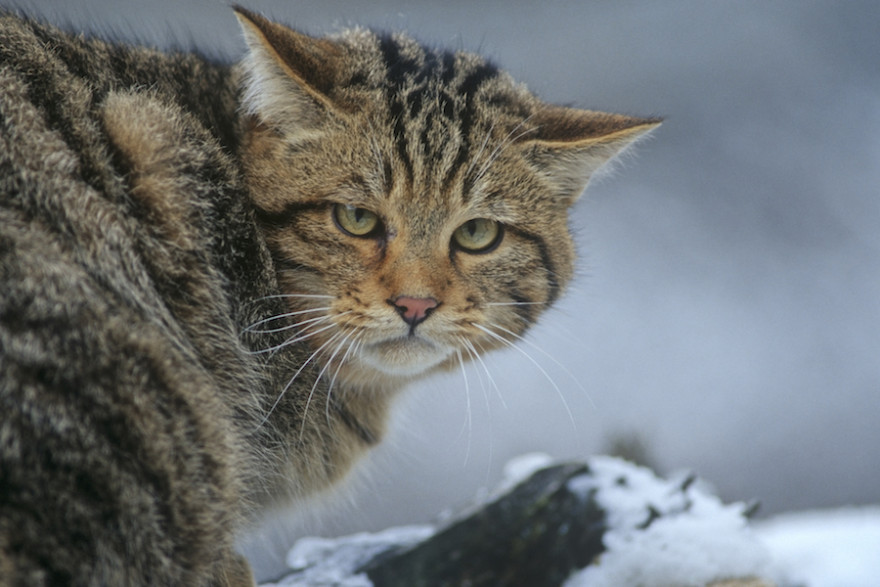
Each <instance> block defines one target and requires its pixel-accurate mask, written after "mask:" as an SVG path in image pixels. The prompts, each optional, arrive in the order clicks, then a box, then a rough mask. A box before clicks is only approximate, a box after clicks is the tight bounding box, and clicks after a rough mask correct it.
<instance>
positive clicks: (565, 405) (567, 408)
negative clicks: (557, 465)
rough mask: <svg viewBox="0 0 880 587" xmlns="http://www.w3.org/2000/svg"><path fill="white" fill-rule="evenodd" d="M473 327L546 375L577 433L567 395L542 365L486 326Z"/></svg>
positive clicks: (473, 323)
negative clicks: (522, 357)
mask: <svg viewBox="0 0 880 587" xmlns="http://www.w3.org/2000/svg"><path fill="white" fill-rule="evenodd" d="M471 325H472V326H474V327H475V328H478V329H479V330H482V331H483V332H485V333H486V334H488V335H489V336H491V337H492V338H494V339H496V340H498V341H500V342H502V343H503V344H505V345H507V346H508V347H510V348H512V349H515V350H516V351H517V352H518V353H520V354H521V355H522V356H524V357H525V358H526V359H528V360H529V361H530V362H531V363H532V364H533V365H534V366H535V367H536V368H537V369H538V371H540V372H541V374H542V375H544V377H545V378H546V379H547V381H548V382H549V383H550V385H552V386H553V389H555V390H556V394H557V395H558V396H559V399H560V400H562V405H563V406H564V407H565V411H566V413H567V414H568V418H569V420H570V421H571V425H572V428H573V429H574V431H575V432H577V423H576V422H575V419H574V414H573V413H572V411H571V408H570V407H569V405H568V401H566V399H565V394H563V393H562V390H561V389H560V388H559V386H558V385H556V382H555V381H554V380H553V378H552V377H550V374H549V373H547V371H546V370H545V369H544V368H543V367H542V366H541V365H540V363H538V361H536V360H535V359H534V358H533V357H532V356H531V355H530V354H529V353H527V352H526V351H524V350H523V349H521V348H520V347H519V346H517V345H515V344H514V343H513V342H512V341H509V340H507V339H506V338H504V337H503V336H501V335H500V334H498V333H496V332H493V331H491V330H489V329H488V328H486V327H485V326H483V325H481V324H477V323H475V322H471Z"/></svg>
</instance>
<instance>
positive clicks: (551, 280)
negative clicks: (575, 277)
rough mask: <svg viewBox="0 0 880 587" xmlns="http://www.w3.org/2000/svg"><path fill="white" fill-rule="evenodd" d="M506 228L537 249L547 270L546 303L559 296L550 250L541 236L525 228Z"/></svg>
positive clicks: (550, 302)
mask: <svg viewBox="0 0 880 587" xmlns="http://www.w3.org/2000/svg"><path fill="white" fill-rule="evenodd" d="M507 230H509V231H510V232H512V233H513V234H515V235H516V236H517V237H519V238H521V239H523V240H526V241H528V242H530V243H531V244H532V245H534V246H535V248H536V249H538V254H539V255H540V256H541V263H542V264H543V266H544V269H545V271H546V272H547V278H546V279H547V290H548V291H547V304H548V305H549V304H552V303H553V302H555V301H556V299H557V298H558V297H559V282H558V281H557V280H556V267H555V266H554V264H553V260H552V258H551V257H550V250H549V249H548V247H547V242H546V241H545V240H544V239H543V238H542V237H541V236H539V235H537V234H534V233H531V232H527V231H525V230H520V229H518V228H514V227H511V226H508V227H507Z"/></svg>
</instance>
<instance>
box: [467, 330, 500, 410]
mask: <svg viewBox="0 0 880 587" xmlns="http://www.w3.org/2000/svg"><path fill="white" fill-rule="evenodd" d="M459 338H460V340H461V342H462V344H463V345H464V347H465V348H466V349H467V351H468V354H469V355H470V356H472V357H473V358H474V360H476V361H477V362H478V363H479V364H480V366H481V367H482V368H483V371H484V372H485V373H486V377H487V378H488V379H489V383H490V384H491V385H492V387H493V388H494V389H495V393H496V395H497V396H498V399H499V400H501V406H502V407H503V408H504V409H505V410H506V409H507V403H506V402H505V401H504V396H503V395H502V393H501V389H500V388H499V387H498V384H497V383H495V378H494V377H492V373H490V372H489V367H488V366H486V363H485V362H484V361H483V357H481V356H480V351H478V350H477V348H476V347H475V346H474V343H472V342H471V341H469V340H468V339H466V338H464V337H459ZM480 381H481V382H482V379H481V380H480ZM486 405H487V406H488V398H487V400H486Z"/></svg>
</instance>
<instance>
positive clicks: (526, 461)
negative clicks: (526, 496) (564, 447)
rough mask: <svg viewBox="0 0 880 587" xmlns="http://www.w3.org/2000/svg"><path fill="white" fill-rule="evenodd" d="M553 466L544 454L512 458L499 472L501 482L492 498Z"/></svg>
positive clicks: (533, 453) (530, 454) (550, 459)
mask: <svg viewBox="0 0 880 587" xmlns="http://www.w3.org/2000/svg"><path fill="white" fill-rule="evenodd" d="M552 464H554V460H553V458H552V457H551V456H550V455H548V454H545V453H541V452H532V453H527V454H524V455H520V456H518V457H514V458H512V459H510V460H509V461H507V464H506V465H504V469H503V470H502V472H501V481H500V482H499V484H498V487H497V488H496V489H495V491H493V492H492V494H493V496H497V495H500V494H502V493H506V492H507V491H510V490H511V489H513V488H514V487H516V486H517V485H519V484H520V483H522V482H523V481H525V480H526V479H528V478H529V477H531V476H532V475H534V474H535V473H536V472H538V471H539V470H541V469H544V468H546V467H549V466H550V465H552Z"/></svg>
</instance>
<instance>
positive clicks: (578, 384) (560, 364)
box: [492, 324, 596, 408]
mask: <svg viewBox="0 0 880 587" xmlns="http://www.w3.org/2000/svg"><path fill="white" fill-rule="evenodd" d="M492 326H493V327H494V328H497V329H498V330H500V331H502V332H505V333H507V334H509V335H510V336H512V337H514V338H516V339H517V340H518V341H520V342H522V343H523V344H527V345H529V346H530V347H531V348H533V349H535V350H536V351H538V352H539V353H541V354H542V355H544V356H545V357H547V358H548V359H550V360H551V361H553V362H554V363H555V364H556V366H557V367H559V368H560V369H562V371H563V372H564V373H565V374H566V375H568V376H569V378H571V380H572V381H573V382H574V384H575V385H577V386H578V388H579V389H580V390H581V391H582V392H583V394H584V396H585V397H586V398H587V399H588V400H589V401H590V405H591V406H592V407H593V408H595V407H596V404H595V403H593V398H591V397H590V392H589V391H587V389H586V388H585V387H584V386H583V385H581V382H580V381H578V379H577V377H575V376H574V373H572V372H571V371H569V370H568V368H567V367H566V366H565V365H563V364H562V363H560V362H559V361H558V360H556V357H554V356H553V355H551V354H550V353H548V352H547V351H545V350H544V349H542V348H541V347H539V346H538V345H536V344H535V343H533V342H532V341H530V340H528V339H527V338H525V337H524V336H520V335H519V334H517V333H515V332H513V331H511V330H508V329H506V328H504V327H502V326H498V325H497V324H493V325H492Z"/></svg>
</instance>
